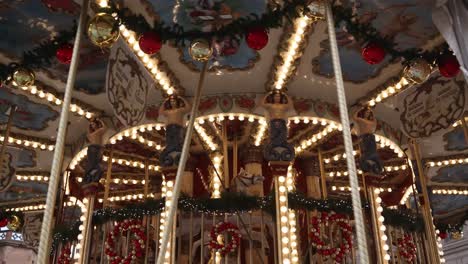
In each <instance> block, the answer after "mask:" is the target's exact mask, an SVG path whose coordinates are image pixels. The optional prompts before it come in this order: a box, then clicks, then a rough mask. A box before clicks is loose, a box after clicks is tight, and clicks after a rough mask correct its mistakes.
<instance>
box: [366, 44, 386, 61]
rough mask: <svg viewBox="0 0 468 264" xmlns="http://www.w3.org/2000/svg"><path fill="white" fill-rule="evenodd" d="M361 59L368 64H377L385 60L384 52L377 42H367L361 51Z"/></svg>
mask: <svg viewBox="0 0 468 264" xmlns="http://www.w3.org/2000/svg"><path fill="white" fill-rule="evenodd" d="M361 55H362V58H363V59H364V60H365V61H366V62H367V63H369V64H379V63H381V62H382V61H383V59H385V50H384V49H383V48H382V46H381V45H380V44H378V43H377V42H369V43H368V44H367V45H366V46H365V47H364V48H363V49H362V53H361Z"/></svg>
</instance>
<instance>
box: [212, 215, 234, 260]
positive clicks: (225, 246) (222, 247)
mask: <svg viewBox="0 0 468 264" xmlns="http://www.w3.org/2000/svg"><path fill="white" fill-rule="evenodd" d="M223 232H226V233H227V236H228V237H230V238H231V241H230V242H229V243H227V242H226V241H224V235H223ZM241 237H242V236H241V234H240V231H239V228H238V227H237V226H236V225H235V224H233V223H230V222H221V223H218V224H216V225H215V226H214V227H213V228H212V229H211V232H210V238H211V241H210V242H209V244H208V246H209V247H210V248H211V249H214V250H216V251H217V252H219V254H221V255H222V256H224V255H226V254H229V253H233V252H235V251H236V249H237V247H238V246H239V245H240V240H241Z"/></svg>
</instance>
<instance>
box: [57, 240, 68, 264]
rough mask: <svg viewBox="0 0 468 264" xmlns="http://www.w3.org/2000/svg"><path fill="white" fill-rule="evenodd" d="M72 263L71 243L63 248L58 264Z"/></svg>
mask: <svg viewBox="0 0 468 264" xmlns="http://www.w3.org/2000/svg"><path fill="white" fill-rule="evenodd" d="M70 263H71V247H70V243H67V244H66V245H63V246H62V250H61V251H60V255H59V257H58V264H70Z"/></svg>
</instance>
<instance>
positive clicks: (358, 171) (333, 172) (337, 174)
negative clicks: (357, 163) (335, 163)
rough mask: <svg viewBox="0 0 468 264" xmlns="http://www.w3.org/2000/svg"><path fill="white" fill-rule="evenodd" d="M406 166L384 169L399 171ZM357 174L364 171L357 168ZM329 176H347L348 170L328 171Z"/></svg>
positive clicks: (386, 169)
mask: <svg viewBox="0 0 468 264" xmlns="http://www.w3.org/2000/svg"><path fill="white" fill-rule="evenodd" d="M407 168H408V166H407V165H406V164H403V165H400V166H385V167H384V169H385V171H388V172H390V171H399V170H406V169H407ZM357 173H358V174H363V173H364V172H363V171H362V170H359V169H358V170H357ZM328 176H329V177H342V176H343V177H345V176H348V171H330V172H328Z"/></svg>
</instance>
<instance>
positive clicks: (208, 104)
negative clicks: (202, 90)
mask: <svg viewBox="0 0 468 264" xmlns="http://www.w3.org/2000/svg"><path fill="white" fill-rule="evenodd" d="M217 103H218V96H207V97H204V98H202V99H201V100H200V105H199V106H198V111H200V113H205V112H208V111H210V110H211V109H214V108H215V107H216V104H217Z"/></svg>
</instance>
